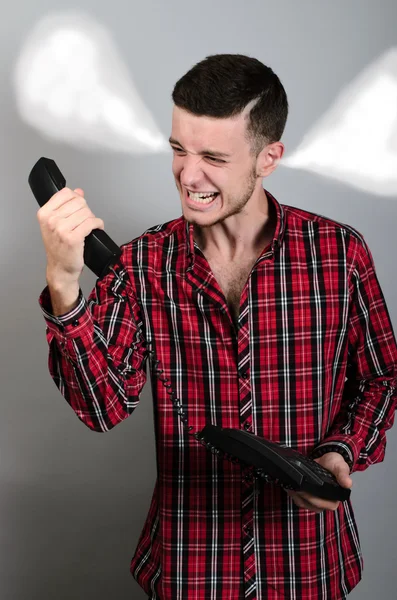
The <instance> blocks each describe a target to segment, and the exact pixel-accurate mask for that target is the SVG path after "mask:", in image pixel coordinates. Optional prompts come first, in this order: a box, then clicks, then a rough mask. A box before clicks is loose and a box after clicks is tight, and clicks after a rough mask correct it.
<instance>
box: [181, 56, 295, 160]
mask: <svg viewBox="0 0 397 600" xmlns="http://www.w3.org/2000/svg"><path fill="white" fill-rule="evenodd" d="M172 100H173V102H174V104H175V106H178V107H179V108H182V109H184V110H186V111H189V112H190V113H192V114H194V115H199V116H208V117H218V118H220V119H221V118H228V117H233V116H236V115H238V114H240V113H241V112H242V111H243V110H244V108H245V107H246V106H247V105H248V104H249V103H250V102H251V101H253V100H256V103H253V107H252V108H251V110H250V112H249V116H248V124H247V129H246V134H247V141H248V142H249V143H250V144H251V152H252V153H253V154H255V155H256V156H257V155H258V154H259V153H260V151H261V150H262V149H263V148H264V147H265V146H267V144H271V143H273V142H278V141H279V140H280V138H281V136H282V134H283V131H284V128H285V123H286V121H287V115H288V100H287V94H286V93H285V89H284V87H283V85H282V83H281V81H280V79H279V78H278V77H277V75H276V74H275V73H274V72H273V71H272V69H271V68H270V67H267V66H266V65H264V64H263V63H261V62H260V61H259V60H257V59H256V58H252V57H249V56H244V55H242V54H214V55H212V56H207V57H206V58H205V59H204V60H202V61H201V62H199V63H197V64H196V65H194V67H192V68H191V69H190V70H189V71H188V72H187V73H186V74H185V75H183V77H181V78H180V79H179V81H177V83H176V84H175V86H174V89H173V92H172Z"/></svg>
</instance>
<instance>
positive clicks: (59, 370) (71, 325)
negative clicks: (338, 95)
mask: <svg viewBox="0 0 397 600" xmlns="http://www.w3.org/2000/svg"><path fill="white" fill-rule="evenodd" d="M124 283H125V282H124ZM112 289H113V281H112V279H111V275H109V276H108V277H107V278H105V280H104V281H99V282H98V283H97V286H96V288H94V290H93V291H92V292H91V295H90V297H89V298H88V300H86V299H85V298H84V296H83V294H82V291H81V289H80V288H79V289H78V292H77V299H76V298H75V297H74V296H75V293H76V292H75V290H69V291H70V295H69V296H68V292H67V291H65V289H64V288H62V287H60V286H56V288H55V294H57V293H58V292H59V298H58V299H59V304H56V306H55V307H54V306H52V296H51V292H50V286H49V285H47V287H46V288H45V289H44V290H43V292H42V294H41V296H40V300H39V302H40V305H41V308H42V310H43V313H44V317H45V319H46V322H47V331H46V336H47V342H48V345H49V358H48V368H49V371H50V374H51V377H52V379H53V380H54V382H55V384H56V386H57V387H58V389H59V390H60V392H61V393H62V395H63V396H64V398H65V399H66V401H67V402H68V403H69V404H70V406H71V407H72V409H73V410H74V412H75V413H76V415H77V416H78V417H79V419H81V420H82V421H83V422H84V424H85V425H87V427H89V428H90V429H92V430H94V431H107V430H109V429H111V428H112V427H114V426H115V425H116V424H117V423H119V422H120V421H122V420H123V419H125V418H126V417H127V416H129V415H130V414H131V413H132V412H133V411H134V410H135V408H136V406H137V404H138V402H139V395H140V392H141V390H142V388H143V386H144V384H145V381H146V371H145V360H146V353H145V349H144V344H143V343H142V340H141V339H140V337H139V336H138V335H137V329H136V327H135V322H136V321H137V320H138V316H137V315H135V316H134V315H131V310H134V308H135V307H136V304H135V305H134V303H132V304H131V302H126V301H124V300H125V298H122V286H121V285H120V286H119V292H120V294H119V295H118V296H117V297H116V296H114V295H113V293H112ZM109 290H110V291H109ZM123 293H124V295H126V293H127V292H126V290H124V291H123ZM68 306H69V310H66V311H65V308H66V309H67V308H68ZM57 309H58V310H57ZM58 312H59V314H57V313H58ZM110 324H111V325H112V330H111V333H110V332H109V331H108V328H109V325H110ZM115 324H116V325H115Z"/></svg>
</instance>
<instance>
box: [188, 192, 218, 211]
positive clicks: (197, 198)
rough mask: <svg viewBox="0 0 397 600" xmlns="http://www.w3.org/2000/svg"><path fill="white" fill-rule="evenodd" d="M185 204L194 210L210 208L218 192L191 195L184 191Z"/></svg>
mask: <svg viewBox="0 0 397 600" xmlns="http://www.w3.org/2000/svg"><path fill="white" fill-rule="evenodd" d="M185 194H186V200H187V204H188V205H190V206H192V207H194V208H201V209H204V208H208V207H210V206H212V205H213V204H214V202H215V200H216V199H217V198H218V196H219V192H201V193H192V192H189V191H188V190H186V191H185Z"/></svg>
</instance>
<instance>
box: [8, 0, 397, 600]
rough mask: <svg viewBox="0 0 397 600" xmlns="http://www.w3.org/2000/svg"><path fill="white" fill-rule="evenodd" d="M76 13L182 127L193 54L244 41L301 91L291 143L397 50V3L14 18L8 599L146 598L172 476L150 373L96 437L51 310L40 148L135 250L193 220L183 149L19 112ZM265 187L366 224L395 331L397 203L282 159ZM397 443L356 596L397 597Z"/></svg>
mask: <svg viewBox="0 0 397 600" xmlns="http://www.w3.org/2000/svg"><path fill="white" fill-rule="evenodd" d="M67 7H72V8H73V7H75V8H83V9H84V10H86V11H88V12H89V13H90V14H91V15H92V16H93V17H94V18H95V19H96V20H98V21H99V22H100V23H103V24H104V25H105V26H106V27H107V28H108V30H109V32H110V34H111V35H112V37H113V39H114V40H115V41H116V42H117V44H118V50H119V52H120V53H121V55H122V56H123V58H124V60H125V62H126V64H127V66H128V68H129V70H130V72H131V76H132V77H133V79H134V81H135V83H136V86H137V89H138V91H139V92H140V94H141V97H142V98H143V100H144V102H145V103H146V105H147V107H148V108H149V110H150V111H151V112H152V114H153V116H154V118H155V120H156V122H157V124H158V126H159V128H160V130H161V131H162V133H163V135H165V136H167V138H168V136H169V134H170V132H171V110H172V102H171V99H170V94H171V90H172V87H173V84H174V83H175V82H176V80H177V79H178V78H179V77H180V76H181V75H182V74H184V73H185V72H186V71H187V70H188V69H189V68H190V67H191V66H192V65H193V64H194V63H196V62H198V61H199V60H201V59H203V58H204V57H205V56H207V55H209V54H213V53H222V52H232V53H235V52H239V53H243V54H248V55H251V56H255V57H257V58H258V59H259V60H261V61H262V62H264V63H265V64H269V65H270V66H271V67H272V68H273V69H274V70H275V71H276V73H277V74H278V75H279V77H280V78H281V80H282V82H283V84H284V86H285V88H286V91H287V94H288V99H289V103H290V115H289V120H288V123H287V127H286V131H285V133H284V136H283V138H282V141H283V143H284V144H285V146H286V153H287V152H291V151H292V150H293V149H294V148H295V147H296V146H297V144H298V143H299V142H300V140H301V138H302V136H303V135H304V134H305V132H306V131H307V130H308V129H309V128H310V127H311V125H312V124H313V123H314V122H315V121H316V120H317V118H319V117H320V116H321V115H322V114H323V113H324V111H326V110H327V109H328V108H329V106H330V104H331V103H332V101H333V100H334V98H335V97H336V96H337V95H338V93H339V91H340V90H341V89H342V88H343V87H344V86H345V85H347V84H348V83H349V82H350V81H351V80H352V79H353V78H354V77H355V76H356V75H357V74H358V73H359V72H361V70H362V69H363V68H365V67H366V66H367V65H368V64H370V63H371V62H372V61H373V60H375V59H376V58H377V57H378V56H380V55H381V54H382V53H383V52H385V51H386V50H387V49H389V48H390V47H392V46H395V45H396V44H397V34H396V25H397V5H396V2H395V0H379V1H378V2H377V3H375V2H369V1H367V0H365V1H363V0H351V1H350V2H349V3H347V2H345V1H341V0H338V1H334V2H333V3H332V4H331V3H321V2H320V3H319V2H316V1H314V0H312V1H303V2H299V3H296V2H294V1H293V0H289V1H285V2H281V3H280V2H277V3H275V2H266V1H264V0H261V1H257V0H255V1H249V0H247V2H246V3H245V6H243V2H241V1H237V0H227V1H226V0H217V1H216V2H214V1H213V0H211V1H209V0H201V1H200V2H191V3H189V2H186V1H184V2H182V1H181V0H167V2H164V3H162V2H160V1H158V2H155V1H154V0H146V1H145V2H138V1H137V0H133V1H131V0H128V2H127V1H125V2H121V1H120V0H113V1H112V2H111V3H107V2H99V3H98V1H97V0H96V1H95V2H94V0H80V2H79V4H78V5H77V4H76V5H68V6H67V4H66V3H65V4H63V3H61V2H59V1H58V2H57V1H54V0H52V1H51V2H49V1H45V0H35V2H30V1H29V2H28V1H27V0H25V1H24V2H21V1H18V0H16V1H14V2H12V3H8V4H7V8H6V12H5V11H4V13H3V18H2V20H1V24H0V28H1V35H0V45H1V53H0V69H1V71H0V72H1V90H2V104H1V106H2V110H1V112H0V120H1V136H2V142H3V143H2V146H1V161H0V173H1V182H2V186H1V187H2V190H1V209H2V210H1V217H2V223H1V230H2V236H1V241H0V243H1V257H2V261H1V275H2V277H1V283H2V284H1V289H0V294H1V321H0V323H1V330H0V333H1V336H0V343H1V346H0V349H1V363H0V364H1V383H2V386H1V413H2V414H1V435H0V440H1V441H0V444H1V462H0V473H1V494H0V502H1V528H0V535H1V560H0V569H1V573H0V598H1V600H9V599H12V600H22V599H24V600H25V599H27V598H29V600H34V599H40V600H47V599H51V600H52V599H54V598H56V599H57V600H64V599H68V600H69V599H72V598H73V600H83V599H84V600H90V599H91V598H92V599H94V598H95V599H96V600H101V599H105V598H106V599H108V598H117V599H120V600H121V599H127V598H134V599H137V600H139V599H141V598H145V595H144V594H143V592H142V590H141V589H140V588H139V587H138V585H137V584H136V583H135V581H134V580H133V578H132V577H131V575H130V573H129V562H130V558H131V556H132V554H133V552H134V549H135V546H136V543H137V540H138V537H139V534H140V531H141V528H142V526H143V523H144V519H145V517H146V513H147V510H148V508H149V500H150V497H151V493H152V490H153V485H154V481H155V456H154V433H153V418H152V403H151V390H150V383H148V384H147V386H146V388H145V390H144V392H143V394H142V397H141V403H140V405H139V406H138V408H137V410H136V411H135V413H134V415H133V417H132V418H131V419H127V420H126V421H124V422H123V423H121V424H120V425H119V426H118V427H116V428H115V429H114V430H112V431H111V432H109V433H108V434H107V435H97V434H95V433H93V432H91V431H90V430H89V429H87V428H86V427H85V426H84V425H83V424H82V423H80V421H79V420H78V419H77V417H76V416H75V415H74V413H73V412H72V410H71V409H70V408H69V406H68V405H67V403H66V401H65V400H64V399H63V398H62V396H61V395H60V393H59V392H58V390H57V388H56V387H55V385H54V383H53V382H52V380H51V378H50V376H49V373H48V370H47V351H48V348H47V343H46V339H45V322H44V320H43V318H42V316H41V312H40V309H39V305H38V296H39V294H40V292H41V290H42V289H43V287H44V286H45V283H46V282H45V264H46V259H45V252H44V247H43V245H42V240H41V234H40V230H39V225H38V222H37V219H36V212H37V209H38V207H37V205H36V203H35V200H34V198H33V196H32V195H31V192H30V189H29V188H28V184H27V176H28V173H29V171H30V169H31V167H32V166H33V164H34V163H35V162H36V160H37V159H38V158H39V157H40V156H47V157H50V158H53V159H55V160H56V162H57V164H58V165H59V166H60V168H61V170H62V171H63V173H64V174H65V176H66V179H67V185H69V186H70V187H82V188H84V190H85V192H86V198H87V201H88V203H89V205H90V207H91V208H92V209H93V211H94V212H95V214H96V216H98V217H101V218H103V219H104V221H105V227H106V231H107V232H108V233H109V235H110V236H111V237H112V238H113V239H114V240H115V241H116V242H117V243H119V244H121V243H125V242H127V241H129V240H131V239H132V238H134V237H135V236H137V235H139V234H140V233H141V232H143V231H144V230H145V229H146V228H147V227H149V226H151V225H154V224H157V223H161V222H164V221H168V220H170V219H173V218H177V217H178V216H180V214H181V208H180V202H179V196H178V194H177V191H176V188H175V184H174V180H173V176H172V172H171V155H170V154H169V155H165V154H162V155H157V156H145V157H136V156H135V157H134V156H128V155H121V154H115V153H111V152H103V153H100V152H83V151H80V150H75V149H73V148H72V147H71V146H66V145H64V144H57V143H53V142H48V141H46V140H45V139H43V138H42V137H41V136H40V135H39V134H38V133H37V132H36V131H35V130H33V129H32V128H29V127H27V126H26V125H24V124H23V123H22V121H21V120H20V119H19V117H18V114H17V111H16V108H15V98H14V95H13V89H12V83H11V82H12V80H11V76H12V70H13V68H14V61H15V60H16V57H17V55H18V53H19V50H20V47H21V44H23V42H24V40H25V39H26V36H27V35H28V34H29V33H30V31H31V28H32V27H33V26H34V25H35V24H36V22H37V20H38V19H40V18H41V17H43V16H45V15H46V14H47V13H48V12H49V11H53V10H54V9H57V8H58V9H60V10H63V9H65V8H67ZM367 150H368V152H376V148H372V147H370V146H369V147H368V149H367ZM264 187H266V188H267V189H269V191H271V192H272V193H273V194H274V195H275V196H276V198H278V200H279V201H280V202H282V203H285V204H292V205H295V206H300V207H302V208H305V209H308V210H311V211H314V212H318V213H320V214H324V215H327V216H329V217H331V218H335V219H337V220H339V221H342V222H345V223H349V224H351V225H352V226H354V227H356V228H357V229H358V230H359V231H361V232H362V233H363V234H364V236H365V239H366V240H367V242H368V244H369V247H370V248H371V250H372V253H373V256H374V259H375V264H376V268H377V273H378V277H379V281H380V283H381V286H382V289H383V292H384V295H385V298H386V302H387V305H388V308H389V311H390V315H391V318H392V321H393V324H394V327H396V324H397V286H396V284H395V276H394V275H395V256H396V251H397V236H396V235H395V232H394V226H395V221H396V217H397V204H396V198H381V197H378V196H375V195H372V194H366V193H363V192H359V191H354V190H352V189H351V188H348V187H347V186H345V185H343V184H340V183H335V182H333V181H331V180H328V179H326V178H324V177H320V176H317V175H311V174H309V173H307V172H304V171H295V170H291V169H287V168H285V167H282V166H280V167H279V168H278V169H277V171H276V172H275V173H273V175H272V176H271V177H270V178H269V179H267V180H264ZM94 284H95V276H94V275H93V274H92V273H91V272H89V271H88V270H87V269H85V270H84V273H83V276H82V279H81V286H82V289H83V291H84V294H85V295H86V296H88V294H89V293H90V291H91V289H92V288H93V286H94ZM396 449H397V429H396V428H395V429H392V430H391V431H390V433H389V434H388V447H387V454H386V459H385V461H384V462H383V463H381V464H378V465H377V466H376V467H372V468H369V469H368V470H367V471H365V472H364V473H357V474H355V475H354V476H353V481H354V486H353V493H352V499H353V504H354V507H355V513H356V518H357V522H358V526H359V531H360V538H361V542H362V548H363V552H364V561H365V571H364V577H363V580H362V582H361V583H360V584H359V585H358V587H357V588H356V589H355V590H354V591H353V593H352V594H351V596H350V597H351V598H352V599H356V600H357V599H358V598H359V599H360V600H373V598H374V597H378V598H382V599H385V600H386V599H389V598H390V599H391V598H394V597H395V586H394V572H393V570H394V571H395V564H396V558H397V540H396V532H397V524H396V519H395V510H396V509H395V492H396V475H397V468H396V463H395V458H394V457H395V453H396Z"/></svg>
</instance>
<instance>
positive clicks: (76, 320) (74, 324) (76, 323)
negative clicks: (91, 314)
mask: <svg viewBox="0 0 397 600" xmlns="http://www.w3.org/2000/svg"><path fill="white" fill-rule="evenodd" d="M78 324H79V320H78V319H75V320H74V321H73V323H72V325H73V327H77V325H78Z"/></svg>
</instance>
